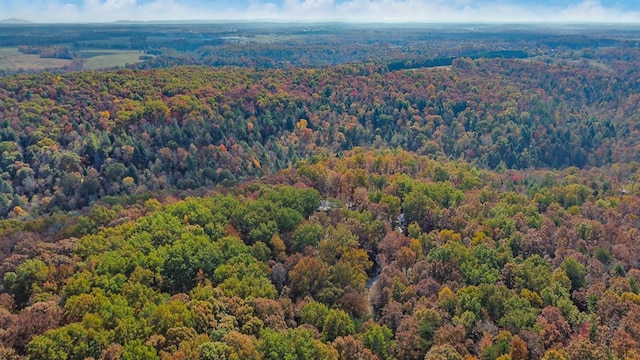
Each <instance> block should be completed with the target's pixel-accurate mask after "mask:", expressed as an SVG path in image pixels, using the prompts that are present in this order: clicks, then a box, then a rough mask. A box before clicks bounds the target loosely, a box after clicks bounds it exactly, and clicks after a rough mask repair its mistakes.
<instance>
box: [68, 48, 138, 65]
mask: <svg viewBox="0 0 640 360" xmlns="http://www.w3.org/2000/svg"><path fill="white" fill-rule="evenodd" d="M80 53H81V54H82V56H83V57H84V58H85V59H86V60H85V63H84V68H85V69H103V68H110V67H115V66H124V65H126V64H133V63H137V62H140V56H142V55H145V54H144V53H142V52H139V51H127V50H83V51H81V52H80Z"/></svg>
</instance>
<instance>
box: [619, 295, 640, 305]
mask: <svg viewBox="0 0 640 360" xmlns="http://www.w3.org/2000/svg"><path fill="white" fill-rule="evenodd" d="M620 299H622V300H629V301H631V302H633V303H636V304H638V305H640V295H638V294H634V293H631V292H623V293H622V295H620Z"/></svg>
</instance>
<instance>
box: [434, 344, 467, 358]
mask: <svg viewBox="0 0 640 360" xmlns="http://www.w3.org/2000/svg"><path fill="white" fill-rule="evenodd" d="M424 360H464V358H463V357H462V355H460V354H459V353H458V352H457V351H456V349H454V348H453V346H451V345H449V344H444V345H436V346H434V347H432V348H431V350H429V352H428V353H427V355H426V356H425V357H424Z"/></svg>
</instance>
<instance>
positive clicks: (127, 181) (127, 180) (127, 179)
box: [122, 176, 136, 187]
mask: <svg viewBox="0 0 640 360" xmlns="http://www.w3.org/2000/svg"><path fill="white" fill-rule="evenodd" d="M135 183H136V182H135V180H133V178H132V177H131V176H127V177H125V178H124V179H122V185H124V186H127V187H129V186H133V185H134V184H135Z"/></svg>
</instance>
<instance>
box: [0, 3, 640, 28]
mask: <svg viewBox="0 0 640 360" xmlns="http://www.w3.org/2000/svg"><path fill="white" fill-rule="evenodd" d="M13 17H15V18H21V19H27V20H31V21H37V22H108V21H115V20H275V21H356V22H371V21H383V22H409V21H423V22H499V23H503V22H558V23H576V22H578V23H585V22H600V23H636V24H640V1H639V0H235V1H234V0H231V1H223V0H0V20H1V19H6V18H13Z"/></svg>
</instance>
